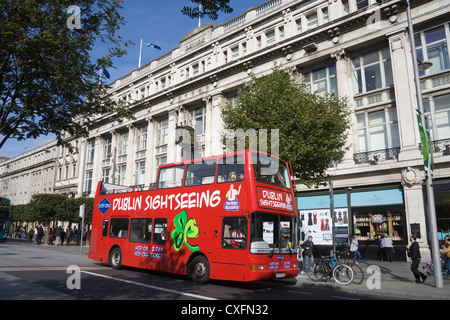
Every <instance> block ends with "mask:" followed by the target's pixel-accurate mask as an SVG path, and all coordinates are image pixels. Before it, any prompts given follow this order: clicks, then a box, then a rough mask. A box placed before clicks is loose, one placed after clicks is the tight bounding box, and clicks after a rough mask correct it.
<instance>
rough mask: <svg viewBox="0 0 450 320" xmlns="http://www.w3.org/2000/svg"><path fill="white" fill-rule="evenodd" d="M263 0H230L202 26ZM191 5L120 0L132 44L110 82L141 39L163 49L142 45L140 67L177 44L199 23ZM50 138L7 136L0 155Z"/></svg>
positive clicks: (135, 56) (99, 51)
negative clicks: (187, 11)
mask: <svg viewBox="0 0 450 320" xmlns="http://www.w3.org/2000/svg"><path fill="white" fill-rule="evenodd" d="M264 2H266V0H230V6H231V7H232V8H233V9H234V12H233V13H229V14H224V13H219V19H218V20H216V21H211V20H209V19H207V18H204V19H202V25H204V24H206V23H209V22H213V23H214V25H218V24H221V23H224V22H227V21H229V20H231V19H233V18H234V17H236V16H238V15H240V14H242V13H244V12H245V11H246V10H247V9H249V8H251V7H256V6H258V5H260V4H262V3H264ZM193 5H194V4H193V3H192V2H191V1H189V0H166V1H161V0H125V1H124V2H123V3H122V6H123V9H122V11H121V15H122V16H123V17H124V18H125V21H126V22H127V23H126V24H125V26H123V27H122V28H121V29H120V30H119V32H118V34H120V35H121V36H123V38H124V39H125V40H131V41H132V42H133V43H134V45H133V46H131V47H130V46H129V47H128V48H126V49H127V51H128V54H127V55H126V56H122V57H120V58H114V59H113V62H114V66H115V68H110V69H108V72H109V74H110V76H111V78H110V80H109V81H111V82H112V81H114V80H115V79H117V78H120V77H122V76H124V75H126V74H128V73H130V72H131V71H133V69H136V68H137V67H138V64H139V44H140V41H141V39H143V41H144V42H148V43H153V44H156V45H158V46H159V47H161V49H162V50H161V51H160V50H156V49H153V48H150V47H145V46H144V47H143V49H142V62H141V66H143V65H145V64H146V63H148V62H150V61H151V60H153V59H155V58H158V57H159V56H161V55H163V54H165V53H167V52H169V51H170V50H172V49H173V48H175V47H177V46H178V45H179V43H180V40H181V38H183V37H184V36H185V35H186V34H188V33H189V32H190V31H192V30H193V29H195V28H196V27H197V26H198V19H191V18H189V17H187V16H185V15H183V14H182V13H181V9H182V8H183V7H184V6H193ZM81 14H83V13H81ZM106 54H107V51H106V48H105V49H104V47H102V46H97V47H96V48H94V51H93V56H96V55H98V56H100V55H106ZM52 140H54V136H41V137H39V138H37V139H29V140H26V141H17V140H15V139H9V140H8V141H7V142H6V143H5V145H4V146H3V147H2V148H1V149H0V156H6V157H14V156H17V155H19V154H21V153H24V152H26V151H29V150H31V149H34V148H37V147H39V146H41V145H43V144H45V143H48V142H50V141H52Z"/></svg>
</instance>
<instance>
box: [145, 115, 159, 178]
mask: <svg viewBox="0 0 450 320" xmlns="http://www.w3.org/2000/svg"><path fill="white" fill-rule="evenodd" d="M146 120H147V150H146V152H145V185H146V186H149V185H151V184H152V183H154V182H156V176H155V170H154V168H153V166H154V163H155V156H154V155H155V121H153V118H152V117H151V116H149V117H148V118H146Z"/></svg>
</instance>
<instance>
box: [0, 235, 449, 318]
mask: <svg viewBox="0 0 450 320" xmlns="http://www.w3.org/2000/svg"><path fill="white" fill-rule="evenodd" d="M87 251H88V248H87V247H85V248H84V250H83V253H80V249H79V247H75V246H58V247H56V246H43V245H41V246H38V245H35V244H29V243H23V242H22V243H20V242H14V241H10V242H6V243H0V281H1V283H2V284H3V288H4V289H5V288H7V289H6V290H2V291H1V292H0V299H3V300H25V299H26V300H36V299H37V300H73V299H77V300H78V299H85V300H100V299H102V300H103V299H104V300H117V299H121V300H155V301H156V300H158V301H162V302H163V303H164V301H178V304H177V305H176V306H177V307H176V308H175V309H173V310H172V311H174V312H181V308H183V307H186V306H187V305H192V306H194V305H195V304H193V302H194V301H196V303H197V305H198V306H203V305H205V306H206V305H208V306H212V305H211V304H210V303H211V302H210V301H214V300H215V302H214V303H217V301H218V300H225V301H226V303H225V304H223V303H221V304H220V305H222V306H223V308H226V306H228V305H229V304H230V301H231V302H240V303H242V302H244V301H246V302H249V303H250V304H252V305H258V306H259V305H260V304H261V303H262V304H264V303H265V304H268V305H269V306H272V309H271V310H273V304H275V305H276V308H277V309H279V308H283V307H284V306H285V305H286V306H287V305H288V304H289V303H290V302H289V301H292V300H318V299H332V300H360V299H363V300H364V299H449V298H450V283H449V281H448V280H445V288H444V289H436V288H434V283H433V281H434V279H428V281H427V283H425V284H420V285H417V284H415V283H412V280H413V278H412V274H411V272H410V271H409V265H408V264H407V263H400V262H397V263H393V264H388V265H379V266H378V267H379V270H380V272H381V274H380V277H379V279H378V280H379V281H380V283H379V284H380V286H379V289H370V288H369V287H370V285H369V286H368V285H367V283H366V281H365V282H364V283H363V284H361V285H350V286H339V285H337V284H332V283H315V282H312V281H310V280H309V279H308V277H307V276H306V275H300V276H299V277H297V279H286V280H282V281H259V282H254V283H237V282H225V281H214V282H211V283H209V284H207V285H198V284H196V283H194V282H192V281H190V280H187V279H186V278H185V277H182V276H174V275H168V274H164V273H157V272H152V271H146V270H138V269H131V268H123V269H121V270H112V269H111V268H109V267H108V266H106V265H105V264H101V263H97V262H94V261H92V260H90V259H88V258H87ZM72 265H73V266H77V267H79V269H76V268H75V270H79V271H80V273H77V272H74V271H73V270H72V271H71V270H70V269H69V273H68V267H69V266H72ZM373 265H374V262H366V263H362V265H361V266H362V268H363V269H364V270H367V267H368V266H373ZM371 275H372V274H367V275H366V276H371ZM275 300H277V301H279V302H273V301H275ZM183 301H184V302H183ZM233 308H234V304H233ZM252 310H254V309H252ZM188 311H189V310H186V312H188ZM228 311H230V312H231V307H229V309H228ZM190 312H192V310H190ZM223 312H225V311H223ZM235 312H238V311H236V310H235Z"/></svg>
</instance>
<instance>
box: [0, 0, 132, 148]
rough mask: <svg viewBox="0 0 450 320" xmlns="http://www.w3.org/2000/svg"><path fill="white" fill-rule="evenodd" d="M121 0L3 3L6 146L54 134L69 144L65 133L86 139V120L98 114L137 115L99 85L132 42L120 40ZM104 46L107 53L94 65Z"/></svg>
mask: <svg viewBox="0 0 450 320" xmlns="http://www.w3.org/2000/svg"><path fill="white" fill-rule="evenodd" d="M121 2H123V0H77V1H72V0H0V6H1V9H2V13H1V14H0V136H1V140H0V148H1V147H2V146H3V144H4V143H5V141H6V140H7V139H8V138H16V139H18V140H24V139H28V138H36V137H38V136H40V135H46V134H49V133H53V134H55V135H56V136H57V138H58V140H59V142H63V141H62V139H61V133H62V132H63V131H65V132H68V133H69V134H70V135H73V136H79V135H85V134H87V132H86V131H85V129H84V128H83V127H82V123H80V121H79V119H85V118H89V117H91V116H93V115H94V113H95V114H104V113H108V112H112V111H117V112H119V113H120V116H130V115H129V114H128V113H127V111H126V110H125V108H123V107H122V106H118V105H115V104H114V102H112V101H109V100H107V99H103V98H102V97H103V95H104V94H105V92H106V91H105V89H106V86H105V84H104V83H103V81H99V70H102V69H103V68H108V67H111V66H112V58H113V57H116V56H121V55H123V54H126V49H124V47H126V46H128V44H129V43H130V42H126V41H123V40H122V38H121V37H120V36H117V35H116V31H117V30H118V29H119V28H120V26H122V25H123V24H124V21H123V17H121V16H120V14H119V9H120V8H121V6H120V3H121ZM75 5H76V6H75ZM69 8H75V9H76V10H74V11H72V10H69ZM78 9H79V10H78ZM78 19H79V20H78ZM77 21H79V22H80V23H79V24H77V23H76V22H77ZM74 22H75V23H74ZM98 41H101V42H103V43H105V44H106V45H107V46H109V48H108V49H107V50H108V52H107V53H105V56H103V57H101V58H99V59H97V60H96V61H92V60H94V59H93V58H92V57H91V50H92V48H93V46H94V43H98Z"/></svg>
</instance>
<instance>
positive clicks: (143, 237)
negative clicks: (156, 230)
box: [130, 218, 152, 243]
mask: <svg viewBox="0 0 450 320" xmlns="http://www.w3.org/2000/svg"><path fill="white" fill-rule="evenodd" d="M151 237H152V219H150V218H135V219H131V222H130V242H139V243H150V240H151Z"/></svg>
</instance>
